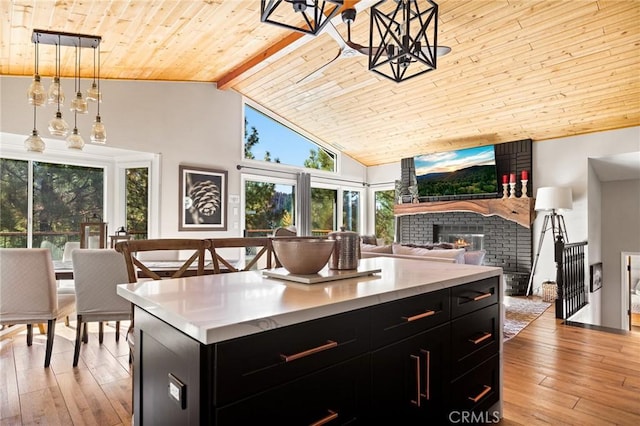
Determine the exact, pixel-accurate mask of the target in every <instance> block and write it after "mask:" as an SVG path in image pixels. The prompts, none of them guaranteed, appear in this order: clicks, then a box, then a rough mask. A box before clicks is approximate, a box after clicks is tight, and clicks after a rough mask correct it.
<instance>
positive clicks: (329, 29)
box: [324, 21, 347, 50]
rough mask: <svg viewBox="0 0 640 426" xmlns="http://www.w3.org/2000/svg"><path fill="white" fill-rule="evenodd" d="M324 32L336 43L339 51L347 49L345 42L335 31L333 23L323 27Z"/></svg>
mask: <svg viewBox="0 0 640 426" xmlns="http://www.w3.org/2000/svg"><path fill="white" fill-rule="evenodd" d="M324 31H326V32H327V33H328V34H329V35H330V36H331V37H333V39H334V40H335V41H336V43H338V46H340V49H341V50H342V49H344V48H345V47H347V42H346V41H345V40H344V38H342V35H341V34H340V32H339V31H338V30H337V29H336V27H335V25H333V22H331V21H329V22H327V26H326V27H324Z"/></svg>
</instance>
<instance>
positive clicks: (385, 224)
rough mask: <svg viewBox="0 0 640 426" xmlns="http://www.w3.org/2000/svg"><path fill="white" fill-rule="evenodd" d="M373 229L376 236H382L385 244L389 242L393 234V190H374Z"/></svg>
mask: <svg viewBox="0 0 640 426" xmlns="http://www.w3.org/2000/svg"><path fill="white" fill-rule="evenodd" d="M374 202H375V230H376V237H377V238H384V241H385V244H391V243H392V242H393V240H394V235H395V219H394V216H393V205H394V203H395V190H393V189H391V190H388V191H375V193H374Z"/></svg>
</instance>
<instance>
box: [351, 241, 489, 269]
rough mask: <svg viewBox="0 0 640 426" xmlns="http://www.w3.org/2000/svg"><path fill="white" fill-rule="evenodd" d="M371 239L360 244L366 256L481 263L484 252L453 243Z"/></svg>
mask: <svg viewBox="0 0 640 426" xmlns="http://www.w3.org/2000/svg"><path fill="white" fill-rule="evenodd" d="M370 242H371V240H367V239H364V238H363V240H362V243H361V244H360V253H361V256H362V257H363V258H367V257H378V256H385V257H399V258H404V259H420V260H430V261H434V262H448V263H460V264H467V265H482V264H483V262H484V257H485V254H486V252H485V251H484V250H466V249H464V248H456V247H455V246H454V245H453V244H448V243H439V244H428V245H414V244H398V243H393V244H386V245H379V244H370Z"/></svg>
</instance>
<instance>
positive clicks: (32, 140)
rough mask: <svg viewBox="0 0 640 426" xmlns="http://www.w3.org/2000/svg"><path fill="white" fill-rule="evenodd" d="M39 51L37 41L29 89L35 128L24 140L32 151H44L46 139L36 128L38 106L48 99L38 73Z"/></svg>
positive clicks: (25, 145)
mask: <svg viewBox="0 0 640 426" xmlns="http://www.w3.org/2000/svg"><path fill="white" fill-rule="evenodd" d="M39 53H40V52H39V50H38V43H37V42H36V43H35V47H34V56H35V60H34V61H35V63H34V76H33V81H32V82H31V84H30V85H29V89H28V90H27V97H28V99H29V103H30V104H31V105H33V130H32V132H31V135H30V136H29V137H28V138H27V139H25V141H24V147H25V148H26V149H27V151H31V152H43V151H44V147H45V144H44V141H43V140H42V138H41V137H40V135H39V134H38V129H37V128H36V109H37V107H39V106H42V105H44V103H45V99H46V95H45V91H44V86H43V85H42V83H41V82H40V74H38V60H39V58H38V54H39Z"/></svg>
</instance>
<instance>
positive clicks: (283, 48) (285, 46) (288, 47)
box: [216, 0, 378, 90]
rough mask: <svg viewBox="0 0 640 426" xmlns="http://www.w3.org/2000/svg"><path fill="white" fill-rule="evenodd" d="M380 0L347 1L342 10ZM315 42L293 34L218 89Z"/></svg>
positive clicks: (235, 71) (339, 19)
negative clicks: (310, 42) (306, 44)
mask: <svg viewBox="0 0 640 426" xmlns="http://www.w3.org/2000/svg"><path fill="white" fill-rule="evenodd" d="M376 1H378V0H346V1H345V2H344V6H343V7H342V10H345V9H348V8H354V7H355V8H356V9H357V10H358V11H360V10H363V9H365V8H367V7H370V6H371V5H373V4H374V3H375V2H376ZM332 22H333V23H334V24H337V23H338V22H342V17H341V16H340V14H338V15H336V16H335V17H334V18H333V19H332ZM311 40H313V36H312V35H309V34H303V33H298V32H292V33H291V34H289V35H288V36H286V37H285V38H283V39H282V40H280V41H278V42H277V43H275V44H273V45H271V46H269V47H268V48H267V49H265V50H263V51H262V52H259V53H258V54H257V55H255V56H253V57H251V58H249V59H248V60H246V61H245V62H243V63H242V64H240V65H239V66H237V67H236V68H234V69H232V70H231V71H229V72H228V73H226V74H225V75H223V76H222V77H221V78H220V79H218V81H216V87H217V88H218V89H220V90H225V89H228V88H230V87H232V86H233V85H234V83H235V82H236V81H238V80H240V79H243V78H245V77H247V76H248V75H249V73H250V72H257V71H258V70H260V69H261V68H263V67H265V66H267V65H268V64H269V63H271V62H273V61H275V60H277V59H279V58H281V57H283V56H284V55H287V54H289V53H291V52H293V51H294V50H296V49H297V48H299V47H300V46H302V45H303V44H305V43H308V42H309V41H311Z"/></svg>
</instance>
